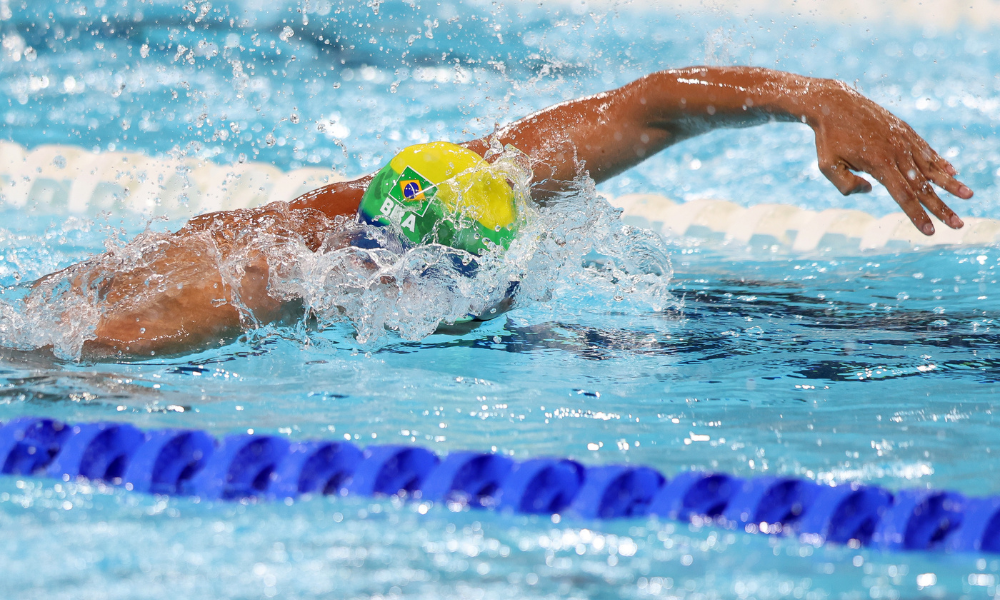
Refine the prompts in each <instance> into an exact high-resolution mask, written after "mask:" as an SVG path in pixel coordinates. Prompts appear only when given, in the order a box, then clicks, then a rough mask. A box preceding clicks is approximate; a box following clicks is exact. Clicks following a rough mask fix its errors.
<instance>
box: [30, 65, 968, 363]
mask: <svg viewBox="0 0 1000 600" xmlns="http://www.w3.org/2000/svg"><path fill="white" fill-rule="evenodd" d="M770 121H783V122H800V123H804V124H806V125H808V126H809V127H811V128H812V129H813V131H814V132H815V135H816V150H817V156H818V161H819V168H820V171H822V173H823V175H825V176H826V178H827V179H829V180H830V182H831V183H833V185H834V186H835V187H836V188H837V190H839V191H840V193H842V194H844V195H849V194H855V193H866V192H870V191H871V190H872V184H871V183H870V182H869V181H868V180H867V179H865V178H863V177H861V176H859V175H857V173H859V172H864V173H868V174H870V175H871V176H872V177H873V178H874V179H875V180H876V181H878V182H879V183H880V184H882V185H883V186H885V187H886V189H887V190H888V191H889V193H890V194H891V195H892V197H893V199H895V201H896V202H897V203H898V204H899V205H900V207H901V208H902V209H903V211H904V212H905V213H906V214H907V216H908V217H909V218H910V220H911V221H912V222H913V224H914V226H916V227H917V228H918V229H919V230H920V231H921V232H923V233H924V234H925V235H932V234H933V233H934V224H933V223H932V222H931V219H930V217H929V216H928V212H930V213H931V214H933V215H934V216H935V217H937V219H939V220H940V221H941V222H942V223H944V224H945V225H947V226H948V227H951V228H954V229H958V228H961V227H962V226H963V223H962V220H961V219H960V218H959V217H958V215H956V214H955V213H954V212H953V211H952V210H951V209H950V208H949V207H948V206H947V205H946V204H945V203H944V202H943V201H942V200H941V199H940V198H939V197H938V195H937V193H936V192H935V190H934V188H933V187H932V184H934V185H936V186H938V187H939V188H941V189H943V190H945V191H947V192H948V193H950V194H952V195H953V196H957V197H959V198H962V199H969V198H971V197H972V190H970V189H969V188H968V187H967V186H965V185H964V184H962V183H961V182H959V181H958V180H956V179H955V175H956V174H957V171H956V170H955V168H954V167H953V166H952V165H951V164H949V163H948V162H947V161H946V160H944V159H943V158H942V157H941V156H939V155H938V154H937V152H935V151H934V150H933V149H931V148H930V146H929V145H928V144H927V143H926V142H925V141H924V140H923V139H922V138H921V137H920V136H919V135H917V134H916V133H915V132H914V131H913V129H911V128H910V127H909V126H908V125H907V124H906V123H904V122H903V121H901V120H900V119H898V118H896V117H895V116H893V115H892V114H891V113H889V112H888V111H887V110H885V109H883V108H882V107H880V106H878V105H877V104H875V103H873V102H871V101H870V100H868V99H866V98H865V97H864V96H862V95H861V94H859V93H858V92H856V91H855V90H853V89H852V88H850V87H849V86H847V85H845V84H844V83H842V82H839V81H835V80H829V79H816V78H811V77H805V76H800V75H795V74H791V73H785V72H780V71H773V70H769V69H762V68H751V67H730V68H715V67H693V68H687V69H678V70H669V71H661V72H658V73H653V74H651V75H647V76H645V77H642V78H641V79H638V80H636V81H633V82H632V83H629V84H627V85H625V86H623V87H621V88H618V89H616V90H612V91H609V92H604V93H601V94H597V95H594V96H589V97H585V98H580V99H577V100H571V101H567V102H563V103H561V104H557V105H555V106H552V107H549V108H547V109H544V110H542V111H540V112H537V113H535V114H532V115H529V116H527V117H524V118H522V119H520V120H518V121H515V122H514V123H511V124H510V125H507V126H506V127H504V128H502V129H500V130H498V131H497V132H495V133H494V134H493V135H492V136H491V137H490V138H487V139H477V140H472V141H469V142H466V143H464V144H461V147H462V148H464V149H465V150H467V151H470V152H469V154H473V153H474V155H477V156H479V157H481V156H485V155H486V154H487V152H488V151H489V149H490V143H491V141H492V142H499V143H500V144H502V145H504V146H507V145H510V146H512V147H514V148H516V149H518V150H520V151H521V152H523V153H524V154H526V155H527V156H528V157H529V159H530V163H531V170H532V182H531V188H530V193H531V196H532V198H533V199H534V200H536V201H544V200H546V199H550V198H552V197H554V196H556V195H558V194H559V193H560V192H564V191H568V190H571V189H573V186H574V184H575V182H577V181H578V180H579V179H580V178H581V177H582V176H584V175H587V176H589V177H590V178H592V179H593V180H594V181H595V182H597V183H600V182H602V181H605V180H607V179H608V178H610V177H613V176H615V175H617V174H619V173H622V172H623V171H625V170H627V169H629V168H631V167H632V166H634V165H636V164H638V163H640V162H642V161H643V160H644V159H645V158H647V157H650V156H652V155H654V154H656V153H657V152H659V151H661V150H663V149H664V148H666V147H668V146H671V145H673V144H676V143H678V142H681V141H684V140H686V139H688V138H691V137H694V136H696V135H699V134H702V133H706V132H708V131H712V130H714V129H717V128H721V127H749V126H752V125H759V124H763V123H768V122H770ZM467 158H468V157H467ZM390 165H391V163H390ZM390 170H391V169H390ZM396 175H399V174H397V173H396V172H395V171H393V179H392V180H391V181H390V185H394V184H399V183H400V180H399V177H397V176H396ZM372 183H373V175H368V176H365V177H362V178H360V179H357V180H355V181H349V182H342V183H334V184H331V185H328V186H326V187H323V188H320V189H318V190H315V191H312V192H309V193H307V194H305V195H303V196H301V197H299V198H297V199H296V200H294V201H292V202H291V203H287V204H286V203H272V204H269V205H267V206H264V207H260V208H254V209H241V210H233V211H223V212H216V213H211V214H205V215H201V216H198V217H195V218H193V219H191V220H190V221H189V222H188V223H187V224H186V225H185V226H184V227H183V228H181V229H180V230H179V231H177V232H176V233H174V234H171V235H170V236H169V238H167V239H165V240H164V242H163V247H162V249H161V250H160V251H158V252H157V253H156V255H155V256H153V257H152V258H150V259H149V260H146V261H145V262H141V264H140V265H139V266H130V267H129V268H127V269H121V268H120V265H121V262H119V261H121V258H120V257H118V256H117V255H116V254H115V253H108V254H105V255H102V256H99V257H96V258H95V259H92V260H90V261H86V262H84V263H80V264H78V265H74V266H72V267H69V268H67V269H64V270H63V271H60V272H58V273H53V274H51V275H48V276H46V277H43V278H42V279H40V280H39V281H38V282H36V283H35V291H34V292H33V295H35V294H41V295H44V294H45V293H53V292H51V291H49V292H44V293H43V291H42V289H43V287H46V286H43V284H45V283H46V282H52V281H56V280H65V281H66V282H68V287H69V289H70V293H75V294H79V295H80V296H88V295H91V294H96V295H97V297H98V298H99V299H100V303H101V306H102V308H101V309H100V311H99V312H100V318H99V320H98V322H97V326H96V328H95V329H93V331H91V332H89V333H88V334H87V339H86V341H85V343H84V345H83V352H84V355H86V356H88V357H92V358H100V357H102V356H105V357H106V356H121V355H123V354H124V355H135V356H149V355H150V354H151V353H156V354H161V353H165V352H166V353H169V352H185V351H191V350H195V349H198V348H204V347H208V346H211V345H215V344H218V343H220V341H221V340H225V339H227V338H232V336H233V335H235V334H237V333H238V332H239V331H240V329H241V326H242V325H245V323H243V322H242V320H243V319H246V318H247V313H248V311H249V313H250V314H251V315H252V318H253V319H254V320H255V321H257V322H261V323H266V322H277V321H281V320H282V319H290V318H294V315H295V313H296V311H298V313H299V315H301V307H300V306H298V307H297V306H295V305H294V304H289V303H287V302H282V301H281V300H280V299H277V298H274V297H272V296H271V295H270V294H269V290H268V275H269V265H268V262H267V259H266V257H265V255H264V253H263V251H262V250H261V249H260V245H259V243H258V240H259V239H261V237H262V236H279V237H292V238H297V239H300V240H302V241H303V242H304V243H305V245H306V246H307V247H308V248H309V249H310V250H312V251H314V252H315V251H317V250H319V249H320V247H321V246H322V245H323V244H324V243H326V244H329V243H330V242H329V240H328V239H327V236H326V234H327V233H330V232H331V231H333V230H334V229H335V227H334V226H335V224H336V223H338V222H339V223H341V224H342V223H343V222H344V220H345V219H354V218H358V215H359V207H362V208H363V200H364V199H365V197H366V191H368V190H369V188H370V187H372ZM376 183H378V181H376ZM404 183H405V182H404ZM401 191H402V193H403V194H404V196H405V194H406V190H405V189H402V188H401ZM411 192H412V191H411ZM373 195H374V196H377V199H376V200H373V201H372V202H375V201H381V202H383V203H384V202H385V194H374V192H373V194H369V196H373ZM411 195H412V193H411ZM397 199H398V200H400V201H402V200H413V198H412V197H410V196H407V197H406V198H403V199H400V198H397ZM382 206H383V204H378V205H377V206H374V208H373V209H372V210H369V211H367V212H366V211H365V210H362V211H361V218H362V219H365V218H367V219H368V220H370V221H372V222H375V223H376V224H380V223H379V220H380V219H381V220H382V221H385V220H386V219H384V218H381V217H379V216H378V212H377V211H378V210H379V209H380V208H381V207H382ZM386 206H387V207H388V205H386ZM389 208H391V207H389ZM373 211H374V212H373ZM389 212H390V213H391V210H390V211H389ZM383 216H386V217H387V215H383ZM503 218H506V217H503V216H502V215H501V220H502V219H503ZM338 219H339V221H338ZM494 220H496V219H494ZM487 221H489V219H487ZM489 223H490V224H491V225H492V224H493V221H489ZM400 224H401V223H400ZM409 225H412V226H413V227H414V231H415V227H416V223H409ZM432 225H433V224H432ZM479 225H482V223H479ZM475 226H476V224H475V223H472V224H471V225H470V227H473V228H475ZM432 228H433V227H432ZM428 231H429V230H428ZM424 233H425V234H426V231H425V232H424ZM414 235H415V237H413V236H411V238H408V239H409V242H407V240H404V239H402V238H401V243H420V242H421V241H426V238H424V237H420V236H416V234H414ZM449 239H451V238H449ZM437 241H441V240H437ZM343 243H350V241H345V242H343ZM497 243H500V244H501V245H502V244H503V243H504V242H503V240H502V239H500V238H498V239H497ZM456 247H462V246H461V245H456ZM232 257H237V258H238V259H239V260H238V261H235V262H236V263H238V265H239V267H238V268H237V269H235V270H233V272H228V273H221V272H220V269H219V264H220V258H232ZM226 262H227V263H232V262H233V261H226ZM130 264H133V263H130ZM177 280H183V281H185V282H186V283H185V284H184V285H183V286H177V285H164V282H170V281H177ZM234 284H235V285H236V286H238V287H239V289H240V294H239V298H238V301H239V302H241V303H242V308H243V309H244V310H241V308H239V307H236V306H234V304H235V302H236V301H237V299H235V298H234V297H233V295H232V293H231V289H232V285H234ZM61 287H63V288H65V287H66V286H61ZM48 289H50V290H51V286H48ZM44 301H45V298H44V297H43V298H38V299H36V302H44ZM62 318H66V316H65V315H63V317H62Z"/></svg>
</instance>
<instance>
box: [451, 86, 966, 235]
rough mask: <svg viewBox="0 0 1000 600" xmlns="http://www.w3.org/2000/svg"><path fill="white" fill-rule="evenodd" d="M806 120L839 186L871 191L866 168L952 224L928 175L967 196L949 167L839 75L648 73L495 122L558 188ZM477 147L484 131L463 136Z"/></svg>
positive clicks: (928, 229) (822, 162)
mask: <svg viewBox="0 0 1000 600" xmlns="http://www.w3.org/2000/svg"><path fill="white" fill-rule="evenodd" d="M770 121H784V122H802V123H806V124H807V125H809V126H810V127H812V129H813V130H814V132H815V134H816V147H817V154H818V159H819V167H820V170H821V171H822V172H823V174H824V175H825V176H826V177H827V178H828V179H829V180H830V181H831V182H832V183H833V184H834V185H835V186H836V187H837V189H838V190H839V191H840V192H841V193H843V194H844V195H848V194H854V193H864V192H869V191H871V189H872V188H871V184H870V183H869V182H868V181H866V180H865V179H863V178H861V177H859V176H857V175H855V174H854V173H853V172H852V171H864V172H867V173H870V174H871V175H873V176H874V177H875V179H877V180H878V181H879V182H880V183H882V184H883V185H885V187H886V188H887V189H888V190H889V193H890V194H892V196H893V198H894V199H895V200H896V202H897V203H899V205H900V206H901V207H902V209H903V210H904V211H905V212H906V214H907V215H908V216H909V217H910V220H911V221H912V222H913V224H914V225H915V226H916V227H917V228H918V229H920V230H921V231H922V232H923V233H925V234H926V235H931V234H932V233H934V226H933V224H932V223H931V220H930V218H929V217H928V216H927V213H926V212H925V210H924V209H926V210H928V211H930V212H931V213H933V214H934V215H935V216H937V217H938V218H939V219H940V220H941V221H943V222H944V223H946V224H947V225H949V226H950V227H953V228H956V229H957V228H959V227H962V225H963V223H962V220H961V219H960V218H959V217H958V216H957V215H956V214H955V213H954V212H953V211H952V210H951V209H950V208H949V207H948V206H947V205H946V204H945V203H944V202H942V201H941V199H940V198H939V197H938V196H937V194H936V193H935V191H934V189H933V188H932V187H931V183H934V184H936V185H938V186H940V187H941V188H943V189H944V190H946V191H948V192H950V193H951V194H953V195H955V196H957V197H959V198H963V199H968V198H971V197H972V190H970V189H969V188H968V187H966V186H965V185H963V184H962V183H961V182H959V181H958V180H956V179H955V177H954V176H955V175H956V174H957V171H956V170H955V168H954V167H953V166H952V165H951V164H949V163H948V162H947V161H946V160H944V159H943V158H941V156H939V155H938V154H937V153H936V152H935V151H934V150H933V149H932V148H931V147H930V146H929V145H928V144H927V142H925V141H924V140H923V139H922V138H921V137H920V136H919V135H917V134H916V133H915V132H914V131H913V129H912V128H910V126H909V125H907V124H906V123H904V122H903V121H901V120H900V119H898V118H896V117H895V116H893V115H892V114H891V113H890V112H889V111H887V110H885V109H884V108H882V107H880V106H878V105H877V104H875V103H874V102H872V101H870V100H868V99H867V98H865V97H864V96H862V95H861V94H859V93H858V92H856V91H854V90H853V89H851V88H850V87H848V86H847V85H845V84H843V83H842V82H839V81H835V80H830V79H816V78H812V77H804V76H800V75H795V74H792V73H784V72H781V71H773V70H770V69H761V68H754V67H727V68H715V67H693V68H688V69H679V70H670V71H661V72H658V73H653V74H651V75H648V76H646V77H643V78H641V79H638V80H636V81H633V82H632V83H629V84H627V85H625V86H623V87H621V88H618V89H616V90H612V91H610V92H605V93H602V94H597V95H595V96H590V97H587V98H581V99H578V100H571V101H568V102H564V103H562V104H558V105H555V106H552V107H550V108H547V109H545V110H542V111H540V112H538V113H535V114H533V115H530V116H528V117H526V118H524V119H521V120H519V121H517V122H515V123H512V124H511V125H509V126H507V127H506V128H504V129H502V130H500V131H499V132H498V137H499V140H500V141H501V142H502V143H511V144H513V145H514V146H515V147H517V148H519V149H521V150H522V151H524V152H526V153H527V154H528V155H529V156H531V157H532V159H533V160H534V162H535V165H534V171H535V181H536V185H535V188H534V190H533V191H534V192H535V193H536V194H539V195H545V194H548V193H552V192H555V191H558V190H560V189H564V188H566V187H567V186H568V185H572V182H573V181H574V180H575V179H576V178H577V177H578V176H579V175H580V173H581V171H582V170H583V169H585V170H586V171H587V172H588V173H589V175H590V176H591V177H592V178H593V179H594V180H595V181H597V182H598V183H600V182H601V181H604V180H606V179H608V178H610V177H613V176H615V175H617V174H619V173H621V172H623V171H625V170H626V169H629V168H630V167H632V166H634V165H636V164H638V163H640V162H642V161H643V160H644V159H645V158H647V157H649V156H652V155H653V154H655V153H657V152H659V151H660V150H663V149H664V148H666V147H668V146H670V145H672V144H675V143H677V142H680V141H683V140H685V139H688V138H691V137H694V136H696V135H699V134H702V133H705V132H708V131H711V130H713V129H717V128H721V127H749V126H753V125H759V124H763V123H767V122H770ZM467 145H468V146H469V147H470V148H472V149H473V150H476V151H478V152H480V153H484V152H485V151H486V149H487V141H486V140H476V141H474V142H470V143H469V144H467Z"/></svg>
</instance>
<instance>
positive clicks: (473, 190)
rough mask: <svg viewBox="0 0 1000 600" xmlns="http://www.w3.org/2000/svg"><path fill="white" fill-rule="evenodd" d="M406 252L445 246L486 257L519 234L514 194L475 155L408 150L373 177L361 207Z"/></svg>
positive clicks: (440, 147)
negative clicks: (412, 248) (421, 246)
mask: <svg viewBox="0 0 1000 600" xmlns="http://www.w3.org/2000/svg"><path fill="white" fill-rule="evenodd" d="M358 214H359V215H360V217H361V219H362V220H364V221H365V222H367V223H370V224H373V225H378V226H383V227H391V228H392V230H393V231H394V232H395V233H396V237H397V238H398V239H399V242H400V243H401V244H402V246H403V247H408V246H413V245H416V244H435V243H436V244H442V245H444V246H450V247H452V248H458V249H460V250H465V251H466V252H469V253H471V254H476V255H479V254H483V253H485V252H487V251H488V250H490V249H492V248H494V247H496V246H500V247H501V248H505V249H506V248H508V247H509V246H510V242H511V240H513V239H514V236H515V234H516V233H517V206H516V204H515V201H514V191H513V190H512V189H511V186H510V184H508V183H507V180H506V179H505V178H504V177H503V175H502V174H498V173H496V172H494V170H493V169H491V168H490V165H489V163H487V162H486V161H485V160H483V158H482V157H481V156H479V155H478V154H476V153H475V152H473V151H471V150H468V149H466V148H463V147H461V146H458V145H456V144H452V143H449V142H431V143H429V144H419V145H416V146H410V147H409V148H406V149H405V150H403V151H402V152H400V153H399V154H397V155H396V156H394V157H393V159H392V160H390V161H389V164H387V165H385V166H384V167H382V168H381V169H380V170H379V172H378V173H376V174H375V177H373V178H372V181H371V183H370V184H369V185H368V189H367V190H366V191H365V194H364V197H363V198H362V200H361V206H360V207H359V208H358Z"/></svg>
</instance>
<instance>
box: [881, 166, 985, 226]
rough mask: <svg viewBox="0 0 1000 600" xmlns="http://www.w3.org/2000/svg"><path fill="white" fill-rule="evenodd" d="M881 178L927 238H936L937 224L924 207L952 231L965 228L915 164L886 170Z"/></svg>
mask: <svg viewBox="0 0 1000 600" xmlns="http://www.w3.org/2000/svg"><path fill="white" fill-rule="evenodd" d="M877 176H878V177H879V181H881V182H882V184H883V185H885V187H886V189H888V190H889V193H890V194H892V197H893V198H894V199H895V200H896V202H897V203H898V204H899V206H900V208H902V209H903V212H905V213H906V215H907V216H908V217H909V218H910V221H912V222H913V224H914V225H915V226H916V227H917V229H919V230H920V231H921V232H923V233H924V235H933V233H934V224H933V223H931V220H930V218H929V217H928V216H927V213H926V212H924V209H923V208H922V206H923V207H926V209H927V210H929V211H930V212H931V214H933V215H934V216H936V217H937V218H938V219H940V220H941V221H942V222H943V223H945V224H946V225H948V226H949V227H951V228H952V229H959V228H961V227H962V226H963V225H965V223H963V222H962V219H960V218H959V217H958V215H956V214H955V212H954V211H952V210H951V208H949V207H948V205H947V204H945V203H944V202H943V201H942V200H941V199H940V198H939V197H938V195H937V194H936V193H935V192H934V189H933V188H932V187H931V185H930V182H929V181H928V180H927V178H925V177H924V176H923V173H921V172H920V170H919V169H918V167H917V165H916V163H915V162H913V161H909V162H904V163H902V164H900V165H897V168H896V169H892V168H889V169H886V170H885V171H884V173H880V174H879V175H877Z"/></svg>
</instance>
